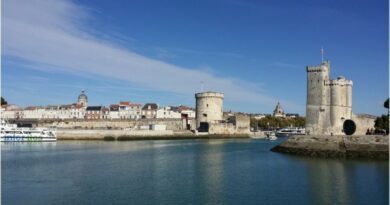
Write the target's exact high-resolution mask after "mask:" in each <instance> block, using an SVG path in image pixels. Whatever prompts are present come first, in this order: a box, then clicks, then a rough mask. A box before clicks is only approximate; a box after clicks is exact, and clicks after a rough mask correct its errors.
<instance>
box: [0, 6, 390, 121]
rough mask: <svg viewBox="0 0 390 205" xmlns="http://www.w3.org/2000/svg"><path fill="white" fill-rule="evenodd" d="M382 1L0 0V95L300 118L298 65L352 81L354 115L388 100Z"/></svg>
mask: <svg viewBox="0 0 390 205" xmlns="http://www.w3.org/2000/svg"><path fill="white" fill-rule="evenodd" d="M388 11H389V5H388V1H387V0H372V1H366V0H343V1H340V0H318V1H317V0H316V1H313V0H300V1H285V0H261V1H257V0H199V1H183V0H171V1H149V0H142V1H131V0H116V1H106V0H93V1H90V0H3V1H2V8H1V17H2V18H1V41H2V47H1V69H2V70H1V71H2V72H1V91H2V96H3V97H4V98H5V99H6V100H7V101H8V103H10V104H16V105H19V106H22V107H23V106H28V105H49V104H50V105H53V104H70V103H75V102H76V101H77V96H78V95H79V93H80V91H81V90H82V89H84V90H85V92H86V94H87V96H88V100H89V104H90V105H110V104H114V103H118V102H119V101H131V102H136V103H147V102H156V103H158V104H159V105H160V106H167V105H179V104H183V105H188V106H192V107H194V106H195V97H194V94H195V93H197V92H201V91H217V92H222V93H224V94H225V100H224V110H226V111H228V110H232V111H241V112H249V113H272V111H273V109H274V108H275V106H276V104H277V102H280V103H281V104H282V106H283V108H284V110H285V112H287V113H299V114H301V115H305V106H306V83H307V82H306V77H307V76H306V66H308V65H319V64H320V63H321V54H320V49H321V48H323V49H324V59H327V60H330V62H331V69H330V72H331V77H332V78H336V77H337V76H340V75H343V76H345V77H346V78H347V79H350V80H352V81H353V83H354V85H353V112H354V113H368V114H373V115H380V114H383V113H385V112H386V110H385V109H384V108H383V102H384V101H385V99H386V98H387V97H388V96H389V62H388V59H389V52H388V46H389V41H388V39H389V30H388V26H389V20H388V19H389V16H388Z"/></svg>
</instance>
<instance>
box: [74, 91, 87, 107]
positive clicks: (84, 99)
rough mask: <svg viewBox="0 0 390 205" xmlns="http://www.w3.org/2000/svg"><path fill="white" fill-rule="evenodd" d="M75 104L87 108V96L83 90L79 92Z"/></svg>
mask: <svg viewBox="0 0 390 205" xmlns="http://www.w3.org/2000/svg"><path fill="white" fill-rule="evenodd" d="M77 104H78V105H81V106H83V107H88V97H87V95H85V92H84V90H81V93H80V95H79V98H78V101H77Z"/></svg>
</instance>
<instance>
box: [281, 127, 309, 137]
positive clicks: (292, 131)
mask: <svg viewBox="0 0 390 205" xmlns="http://www.w3.org/2000/svg"><path fill="white" fill-rule="evenodd" d="M305 134H306V131H305V128H283V129H280V130H278V131H276V136H277V137H289V136H291V135H305Z"/></svg>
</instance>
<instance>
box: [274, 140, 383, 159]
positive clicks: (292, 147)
mask: <svg viewBox="0 0 390 205" xmlns="http://www.w3.org/2000/svg"><path fill="white" fill-rule="evenodd" d="M271 150H272V151H275V152H282V153H289V154H296V155H306V156H311V157H340V158H370V159H385V160H386V159H387V160H388V159H389V136H378V135H364V136H363V135H362V136H310V135H296V136H291V137H289V138H288V139H287V140H286V141H285V142H283V143H282V144H280V145H278V146H276V147H274V148H272V149H271Z"/></svg>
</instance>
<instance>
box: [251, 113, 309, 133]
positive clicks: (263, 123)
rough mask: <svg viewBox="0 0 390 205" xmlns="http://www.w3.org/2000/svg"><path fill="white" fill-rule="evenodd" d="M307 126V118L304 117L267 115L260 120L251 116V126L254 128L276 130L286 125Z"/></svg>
mask: <svg viewBox="0 0 390 205" xmlns="http://www.w3.org/2000/svg"><path fill="white" fill-rule="evenodd" d="M290 126H292V127H305V118H304V117H295V118H281V117H272V116H266V117H264V118H261V119H259V120H256V119H255V118H251V127H252V128H253V129H255V130H256V129H261V130H274V129H280V128H284V127H290Z"/></svg>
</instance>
